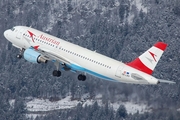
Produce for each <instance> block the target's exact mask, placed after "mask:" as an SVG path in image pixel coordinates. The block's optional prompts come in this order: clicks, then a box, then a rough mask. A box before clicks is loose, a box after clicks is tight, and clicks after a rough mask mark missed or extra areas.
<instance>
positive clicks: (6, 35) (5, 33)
mask: <svg viewBox="0 0 180 120" xmlns="http://www.w3.org/2000/svg"><path fill="white" fill-rule="evenodd" d="M4 37H5V38H6V39H7V37H8V31H7V30H6V31H4Z"/></svg>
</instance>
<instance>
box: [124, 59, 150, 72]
mask: <svg viewBox="0 0 180 120" xmlns="http://www.w3.org/2000/svg"><path fill="white" fill-rule="evenodd" d="M127 65H128V66H130V67H133V68H135V69H137V70H140V71H142V72H145V73H147V74H149V75H152V73H153V71H152V70H151V69H149V68H148V67H146V66H145V65H144V64H143V63H142V62H141V60H140V59H139V58H136V59H135V60H134V61H133V62H130V63H127Z"/></svg>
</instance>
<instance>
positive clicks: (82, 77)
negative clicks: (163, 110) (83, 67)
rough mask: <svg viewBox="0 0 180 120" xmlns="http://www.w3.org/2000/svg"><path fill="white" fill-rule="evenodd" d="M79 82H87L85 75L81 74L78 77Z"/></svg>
mask: <svg viewBox="0 0 180 120" xmlns="http://www.w3.org/2000/svg"><path fill="white" fill-rule="evenodd" d="M78 80H79V81H85V80H86V76H85V75H83V74H80V75H78Z"/></svg>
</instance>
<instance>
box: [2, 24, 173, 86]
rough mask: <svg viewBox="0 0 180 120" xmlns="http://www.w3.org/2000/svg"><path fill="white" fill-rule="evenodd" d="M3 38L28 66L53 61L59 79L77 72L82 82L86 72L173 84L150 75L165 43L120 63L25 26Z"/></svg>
mask: <svg viewBox="0 0 180 120" xmlns="http://www.w3.org/2000/svg"><path fill="white" fill-rule="evenodd" d="M4 37H5V38H6V39H7V40H8V41H10V42H11V43H12V45H13V46H14V47H16V48H19V49H20V53H19V54H17V58H19V59H20V58H22V57H24V59H25V60H27V61H29V62H31V63H47V62H48V61H52V62H54V65H55V66H56V69H55V70H54V71H53V73H52V75H53V76H55V77H60V76H61V71H60V70H64V71H72V72H80V73H81V74H79V75H78V77H77V78H78V80H80V81H85V80H86V73H87V74H91V75H93V76H96V77H99V78H101V79H104V80H109V81H114V82H121V83H132V84H151V85H156V84H159V83H175V82H173V81H168V80H162V79H158V78H155V77H153V76H152V73H153V71H154V68H155V67H156V65H157V63H158V61H159V60H160V57H161V55H162V54H163V52H164V51H165V49H166V47H167V44H166V43H164V42H157V43H155V44H154V45H153V46H152V47H151V48H149V49H148V50H147V51H145V52H144V53H143V54H142V55H140V56H139V57H138V58H136V59H135V60H133V61H131V62H129V63H122V62H120V61H117V60H115V59H112V58H110V57H107V56H104V55H102V54H99V53H97V52H95V51H91V50H88V49H86V48H83V47H81V46H79V45H75V44H73V43H70V42H67V41H65V40H62V39H60V38H57V37H54V36H52V35H49V34H47V33H45V32H41V31H39V30H36V29H33V28H31V27H26V26H15V27H13V28H11V29H8V30H6V31H4Z"/></svg>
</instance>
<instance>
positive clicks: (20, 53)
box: [16, 48, 25, 59]
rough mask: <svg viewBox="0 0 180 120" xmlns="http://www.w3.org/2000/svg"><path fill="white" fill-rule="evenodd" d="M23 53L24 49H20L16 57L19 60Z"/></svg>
mask: <svg viewBox="0 0 180 120" xmlns="http://www.w3.org/2000/svg"><path fill="white" fill-rule="evenodd" d="M24 51H25V49H24V48H22V49H20V51H19V54H17V55H16V57H17V58H19V59H21V58H22V56H23V53H24Z"/></svg>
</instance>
